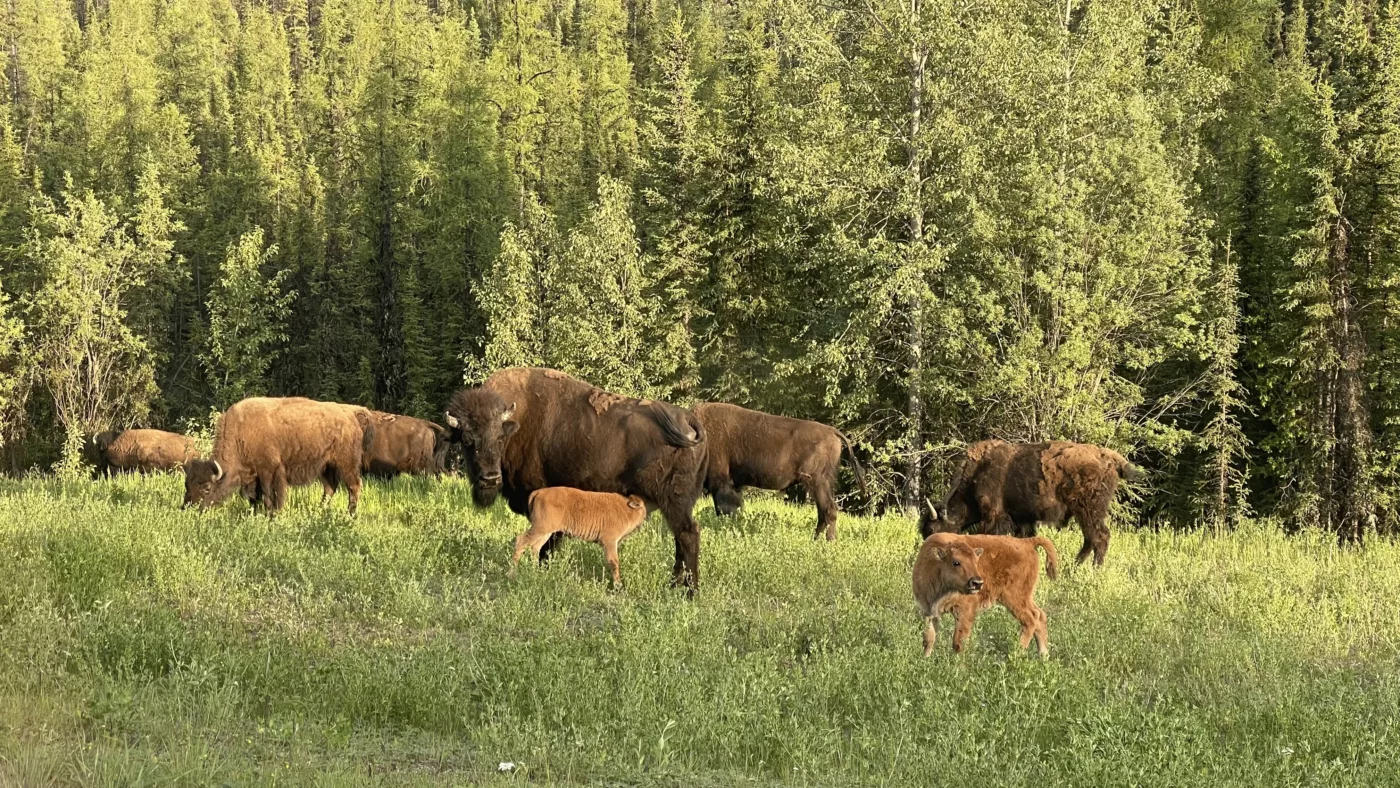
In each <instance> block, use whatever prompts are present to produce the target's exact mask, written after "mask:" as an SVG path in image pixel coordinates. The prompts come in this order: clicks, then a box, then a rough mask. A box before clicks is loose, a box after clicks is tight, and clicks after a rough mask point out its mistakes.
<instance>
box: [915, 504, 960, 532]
mask: <svg viewBox="0 0 1400 788" xmlns="http://www.w3.org/2000/svg"><path fill="white" fill-rule="evenodd" d="M967 514H968V512H967V506H966V505H965V504H963V502H962V501H959V500H956V499H954V500H950V501H948V503H946V504H944V505H943V511H941V512H940V511H938V509H937V508H936V507H935V506H934V505H933V501H930V500H929V499H927V498H925V499H924V511H923V512H921V513H920V514H919V533H921V534H923V535H924V536H925V537H927V536H929V535H930V534H943V533H953V534H955V533H957V532H958V531H960V530H962V527H963V525H965V524H966V523H967Z"/></svg>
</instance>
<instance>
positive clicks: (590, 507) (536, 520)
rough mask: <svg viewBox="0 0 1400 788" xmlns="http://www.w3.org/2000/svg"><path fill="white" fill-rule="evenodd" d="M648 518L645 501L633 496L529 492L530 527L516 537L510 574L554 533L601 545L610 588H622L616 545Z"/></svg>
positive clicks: (557, 490)
mask: <svg viewBox="0 0 1400 788" xmlns="http://www.w3.org/2000/svg"><path fill="white" fill-rule="evenodd" d="M645 519H647V505H646V502H645V501H643V500H642V499H641V498H638V497H637V496H635V495H629V496H627V497H626V498H624V497H622V496H621V495H617V494H616V493H599V492H584V491H583V490H575V489H573V488H572V487H546V488H544V489H543V490H535V491H534V492H532V493H530V528H529V530H527V531H525V533H523V534H521V535H520V536H517V537H516V538H515V555H513V556H511V558H510V574H511V576H512V577H514V576H515V565H516V564H517V563H519V562H520V556H521V555H523V554H524V553H525V551H526V550H527V549H529V550H532V551H534V553H535V556H536V557H538V556H539V554H540V548H541V547H544V543H545V542H547V541H549V539H550V537H552V536H554V535H555V534H556V533H562V534H568V535H569V536H572V537H575V538H578V539H583V540H584V541H588V542H594V543H596V544H600V545H602V546H603V560H604V561H605V562H606V563H607V565H608V569H609V570H611V571H612V581H613V588H621V587H622V572H621V569H620V567H619V565H618V557H617V546H618V544H620V543H621V542H622V540H623V539H626V538H627V537H628V536H629V535H630V534H631V533H632V532H633V531H635V530H637V526H639V525H641V524H642V521H643V520H645Z"/></svg>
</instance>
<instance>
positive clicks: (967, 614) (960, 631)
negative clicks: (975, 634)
mask: <svg viewBox="0 0 1400 788" xmlns="http://www.w3.org/2000/svg"><path fill="white" fill-rule="evenodd" d="M953 618H954V620H956V621H957V622H958V625H957V628H956V629H954V630H953V651H955V652H957V653H959V654H961V653H962V650H963V644H964V643H966V642H967V636H968V635H971V634H972V624H973V622H975V621H977V607H976V603H975V602H974V603H973V604H971V605H956V606H954V607H953Z"/></svg>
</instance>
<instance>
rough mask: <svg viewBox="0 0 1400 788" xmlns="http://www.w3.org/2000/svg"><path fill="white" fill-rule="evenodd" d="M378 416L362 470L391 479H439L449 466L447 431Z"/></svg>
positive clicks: (407, 418) (390, 415)
mask: <svg viewBox="0 0 1400 788" xmlns="http://www.w3.org/2000/svg"><path fill="white" fill-rule="evenodd" d="M371 413H373V414H374V439H373V440H372V441H371V442H370V444H369V447H368V448H367V449H366V450H365V456H364V463H363V464H362V466H361V470H363V471H364V472H365V473H366V474H368V475H370V476H378V477H381V478H386V479H390V478H393V477H395V476H398V475H399V474H401V473H412V474H417V475H420V476H427V475H432V476H437V475H438V474H440V473H442V472H443V470H444V469H445V468H446V465H447V447H448V446H450V445H451V441H450V434H449V433H448V431H447V430H446V429H444V428H443V427H440V426H438V425H437V424H434V423H432V422H431V421H425V420H423V419H415V418H413V417H412V416H399V415H397V414H394V413H383V412H380V411H377V410H376V411H371Z"/></svg>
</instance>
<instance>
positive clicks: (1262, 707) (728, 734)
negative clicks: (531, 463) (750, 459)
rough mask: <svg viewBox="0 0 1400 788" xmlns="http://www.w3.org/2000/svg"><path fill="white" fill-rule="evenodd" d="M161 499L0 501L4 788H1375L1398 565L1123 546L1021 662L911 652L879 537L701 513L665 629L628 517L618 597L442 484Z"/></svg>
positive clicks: (657, 554) (859, 527) (142, 487)
mask: <svg viewBox="0 0 1400 788" xmlns="http://www.w3.org/2000/svg"><path fill="white" fill-rule="evenodd" d="M180 490H181V487H180V480H179V479H178V478H176V477H163V478H156V479H148V480H141V479H133V478H128V479H123V480H119V481H115V482H103V483H60V482H57V481H47V480H38V481H25V482H0V560H3V569H0V785H9V784H14V785H24V786H29V785H50V784H54V785H113V786H116V785H121V786H128V785H219V784H230V785H251V784H258V785H271V784H276V785H306V784H315V785H438V784H477V783H483V782H484V783H501V784H505V783H509V782H523V781H527V780H528V781H533V782H538V783H571V782H573V783H605V784H613V785H618V784H621V785H643V784H646V785H654V784H659V785H675V786H697V785H699V786H709V785H715V786H718V785H733V784H745V785H747V784H773V783H783V784H794V785H833V786H834V785H842V786H844V785H959V786H961V785H1027V786H1030V785H1035V786H1054V785H1065V786H1070V785H1074V786H1080V785H1162V786H1181V785H1212V786H1218V785H1259V786H1290V785H1318V786H1346V785H1356V786H1375V785H1386V784H1400V765H1397V764H1400V755H1397V753H1400V610H1398V609H1397V604H1396V599H1397V598H1398V597H1400V571H1397V569H1400V545H1397V544H1395V543H1393V542H1387V541H1374V542H1372V543H1371V544H1370V545H1368V547H1367V548H1366V549H1365V550H1362V551H1349V550H1338V549H1337V548H1336V547H1335V546H1334V545H1333V543H1332V540H1331V539H1330V538H1328V537H1326V536H1324V535H1302V536H1295V537H1284V536H1282V535H1281V534H1279V533H1277V532H1275V531H1273V530H1270V529H1267V528H1264V527H1262V526H1261V527H1257V528H1253V529H1249V530H1245V531H1241V532H1238V533H1234V534H1229V535H1225V536H1220V537H1212V536H1204V535H1178V534H1171V533H1148V532H1141V533H1135V532H1131V531H1124V530H1120V531H1119V532H1118V533H1116V534H1115V536H1114V542H1113V547H1112V550H1111V552H1110V556H1109V560H1108V565H1107V566H1106V567H1105V568H1103V569H1099V570H1089V569H1087V568H1086V569H1079V570H1077V571H1072V572H1070V573H1068V575H1067V576H1062V577H1061V579H1060V580H1058V581H1044V582H1042V585H1041V588H1040V591H1039V594H1038V596H1039V598H1040V600H1041V602H1042V604H1043V605H1044V606H1045V608H1046V610H1047V611H1048V612H1049V614H1050V643H1051V654H1050V659H1049V660H1048V661H1045V662H1042V661H1040V660H1038V659H1036V658H1034V657H1031V656H1028V655H1024V654H1022V653H1020V652H1018V651H1017V649H1016V644H1015V638H1016V634H1017V631H1018V630H1017V626H1016V625H1015V623H1014V622H1013V621H1012V620H1011V618H1010V616H1009V615H1007V614H1006V613H1005V611H1002V610H1000V609H996V610H992V611H989V612H987V613H986V614H984V615H983V616H982V617H981V619H980V620H979V622H978V626H977V631H976V633H975V636H974V640H973V642H972V643H971V644H970V646H969V649H968V650H967V651H966V652H964V653H963V654H962V655H961V656H954V655H953V654H952V653H951V651H950V650H949V645H948V643H949V640H948V638H946V637H945V638H942V639H940V642H939V648H938V650H937V652H936V653H935V655H934V656H933V657H932V658H930V659H923V658H922V657H921V656H920V638H919V631H920V622H919V619H918V616H917V614H916V612H915V609H914V605H913V601H912V599H911V598H910V590H909V567H910V563H911V561H912V556H913V552H914V548H915V541H916V539H915V536H914V534H915V529H914V527H913V525H912V524H911V523H910V522H908V521H907V520H904V519H901V518H895V517H887V518H880V519H864V518H855V517H844V518H843V519H842V521H841V538H840V541H838V542H836V543H834V544H827V543H825V542H821V543H814V542H813V541H812V540H811V538H810V534H811V530H812V526H813V524H814V522H815V513H814V512H813V510H812V509H810V508H806V507H791V506H787V505H785V504H782V503H779V502H777V501H771V500H769V501H754V502H751V504H750V507H749V509H748V510H747V511H746V513H745V514H743V515H741V516H740V517H738V518H734V519H731V520H727V521H721V520H718V519H716V518H715V517H714V516H713V514H712V512H710V510H709V508H708V505H706V506H705V507H704V509H703V510H702V511H701V515H700V516H701V521H702V525H703V528H704V537H703V554H702V570H703V573H704V585H703V588H702V591H701V593H700V595H699V596H698V597H697V598H696V599H695V600H694V601H686V600H685V599H684V598H683V596H682V595H681V594H679V593H678V592H674V591H671V590H669V589H667V588H666V580H667V578H668V577H669V572H670V564H671V556H672V547H671V541H670V537H669V536H665V535H663V533H662V528H663V526H662V525H661V524H660V521H659V519H658V518H657V517H656V516H653V518H652V520H651V521H649V522H648V525H647V526H646V527H645V528H644V529H643V530H642V531H640V532H638V533H637V534H636V535H635V536H634V537H633V538H632V539H631V540H629V541H628V542H626V543H625V544H624V546H623V549H622V563H623V567H622V571H623V576H624V579H625V580H626V581H627V583H628V586H627V588H626V589H625V590H624V591H621V592H618V593H613V592H610V591H609V590H608V587H607V583H606V582H605V580H604V567H603V562H602V556H601V551H600V550H599V549H598V548H597V547H595V546H593V545H584V544H577V543H574V544H570V545H568V546H567V547H566V549H564V550H563V551H561V553H560V555H559V560H557V561H556V562H555V563H553V565H551V566H550V567H548V568H545V569H536V568H534V567H522V570H521V572H520V575H519V577H517V578H516V580H515V581H513V582H512V581H509V580H507V579H506V577H505V571H506V568H507V567H506V560H507V558H508V556H509V546H510V544H511V540H512V539H513V537H514V536H515V534H516V533H518V532H519V531H520V530H522V529H523V528H524V520H523V519H521V518H518V517H515V516H514V515H511V514H510V513H509V512H508V511H506V510H505V508H504V506H503V505H502V506H499V507H498V508H496V509H494V510H492V511H490V512H485V513H483V512H479V511H476V510H474V509H472V507H471V505H470V499H469V494H468V490H467V488H466V486H465V484H463V483H460V482H455V481H448V482H444V483H441V484H437V483H429V482H423V481H418V480H400V481H398V482H396V483H394V484H392V485H375V486H369V487H367V489H366V491H365V493H364V496H363V498H362V500H361V512H360V515H359V517H358V518H357V519H353V520H352V519H350V518H348V517H347V516H346V515H345V513H344V503H345V501H344V497H343V495H342V496H341V497H338V498H337V499H336V503H335V505H334V506H333V507H331V508H325V509H323V508H321V507H320V506H319V505H318V504H317V503H316V497H317V496H319V494H320V493H319V489H315V490H300V491H298V492H297V494H296V495H295V496H294V498H293V501H292V503H291V505H290V506H289V508H288V511H286V512H285V513H284V514H283V515H282V516H279V517H278V518H277V519H275V520H268V519H266V518H264V517H257V516H250V515H248V513H247V509H246V507H245V506H243V505H242V504H241V503H231V504H228V505H226V506H224V507H221V508H219V509H216V510H214V511H212V512H209V513H206V514H203V515H201V514H197V513H194V512H181V511H178V510H177V509H176V504H177V503H178V501H179V497H180ZM1050 535H1051V536H1052V537H1053V538H1054V539H1055V541H1056V543H1057V544H1058V545H1059V546H1060V550H1061V552H1062V554H1064V555H1065V557H1066V558H1071V557H1072V556H1073V554H1074V551H1075V550H1077V549H1078V546H1079V536H1078V534H1077V533H1073V532H1069V531H1066V532H1051V533H1050ZM945 633H946V630H945ZM501 761H514V762H515V763H516V764H518V765H519V767H520V768H519V770H518V771H517V772H516V773H515V774H514V775H513V776H511V775H507V776H499V775H497V774H496V766H497V764H498V763H499V762H501Z"/></svg>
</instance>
